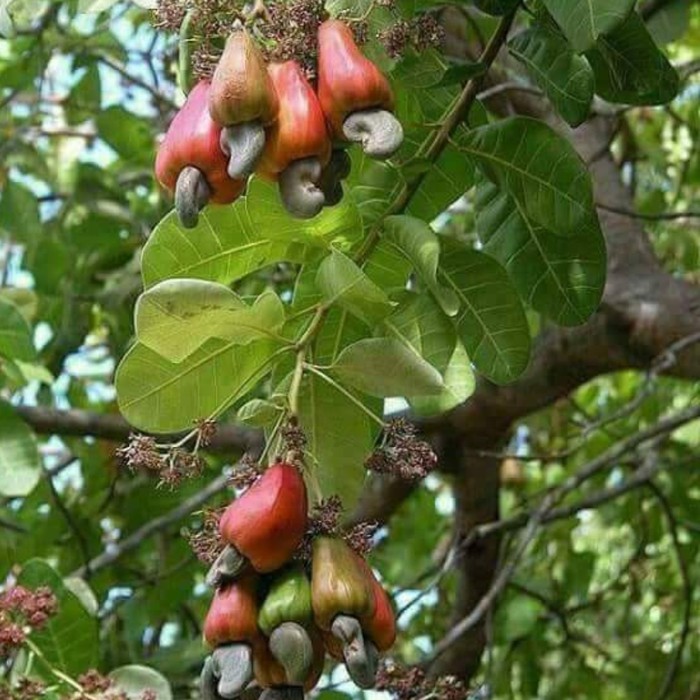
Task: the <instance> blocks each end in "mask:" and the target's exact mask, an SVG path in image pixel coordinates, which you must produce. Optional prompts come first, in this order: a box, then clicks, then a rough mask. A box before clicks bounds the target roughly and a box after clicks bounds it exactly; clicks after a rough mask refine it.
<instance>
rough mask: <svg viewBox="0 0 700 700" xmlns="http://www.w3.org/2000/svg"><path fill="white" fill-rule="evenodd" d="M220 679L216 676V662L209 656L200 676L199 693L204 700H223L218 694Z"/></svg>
mask: <svg viewBox="0 0 700 700" xmlns="http://www.w3.org/2000/svg"><path fill="white" fill-rule="evenodd" d="M217 681H218V678H217V677H216V676H215V675H214V662H213V661H212V658H211V656H207V658H206V659H205V661H204V666H203V667H202V673H201V675H200V676H199V692H200V695H201V696H202V700H221V696H220V695H219V694H218V693H217V692H216V685H217Z"/></svg>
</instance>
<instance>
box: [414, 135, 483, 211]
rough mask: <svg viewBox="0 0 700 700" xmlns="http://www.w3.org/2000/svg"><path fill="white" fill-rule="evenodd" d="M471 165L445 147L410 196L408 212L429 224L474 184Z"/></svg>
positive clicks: (467, 160) (451, 149) (448, 147)
mask: <svg viewBox="0 0 700 700" xmlns="http://www.w3.org/2000/svg"><path fill="white" fill-rule="evenodd" d="M474 175H475V168H474V163H473V162H472V161H471V160H469V159H468V158H467V157H466V156H465V155H464V153H461V152H460V151H459V150H458V149H457V148H456V147H455V146H452V145H448V146H447V148H445V150H444V151H443V152H442V153H441V155H440V157H439V158H438V159H437V160H436V161H435V164H434V165H433V167H432V168H430V170H429V171H428V173H427V175H426V176H425V177H424V178H423V180H422V181H421V183H420V185H419V186H418V188H417V189H416V191H415V193H414V194H413V196H412V197H411V202H410V204H409V205H408V209H407V212H408V213H409V214H411V215H412V216H416V217H418V218H419V219H423V220H424V221H432V220H433V219H434V218H435V217H436V216H438V215H439V214H441V213H442V212H443V211H445V209H447V207H449V206H450V204H452V203H454V202H455V201H456V200H458V199H459V198H460V197H461V196H462V195H463V194H464V193H465V192H466V191H467V190H469V189H471V188H472V186H473V185H474Z"/></svg>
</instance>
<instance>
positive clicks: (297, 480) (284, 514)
mask: <svg viewBox="0 0 700 700" xmlns="http://www.w3.org/2000/svg"><path fill="white" fill-rule="evenodd" d="M307 510H308V499H307V495H306V485H305V484H304V479H303V477H302V475H301V474H300V472H299V470H298V469H297V468H296V467H295V466H293V465H291V464H286V463H284V462H280V463H278V464H274V465H273V466H271V467H269V468H268V469H267V471H266V472H265V473H264V474H263V475H262V476H261V477H260V478H259V479H258V480H257V481H256V482H255V483H254V484H253V485H252V486H251V487H250V488H249V489H248V490H247V491H246V492H245V493H244V494H243V495H242V496H241V497H240V498H238V499H236V500H235V501H233V503H231V505H230V506H229V507H228V508H227V509H226V510H225V511H224V514H223V516H222V517H221V522H220V523H219V531H220V533H221V536H222V538H223V539H224V540H225V541H226V542H228V543H229V544H231V545H233V546H234V547H235V548H236V549H237V550H238V551H239V552H240V553H241V554H242V555H243V556H244V557H246V558H247V559H248V560H249V561H250V563H251V565H252V566H253V568H254V569H255V570H256V571H259V572H261V573H269V572H271V571H275V570H276V569H279V568H280V567H281V566H282V565H283V564H286V563H287V562H288V561H289V560H290V559H291V558H292V556H293V554H294V552H295V551H296V549H297V547H298V546H299V544H300V543H301V540H302V538H303V537H304V532H305V531H306V525H307Z"/></svg>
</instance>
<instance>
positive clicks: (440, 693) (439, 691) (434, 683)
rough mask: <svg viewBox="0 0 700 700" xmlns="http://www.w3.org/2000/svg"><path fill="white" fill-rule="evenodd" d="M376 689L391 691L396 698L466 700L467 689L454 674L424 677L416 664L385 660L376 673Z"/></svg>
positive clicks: (407, 699) (398, 699)
mask: <svg viewBox="0 0 700 700" xmlns="http://www.w3.org/2000/svg"><path fill="white" fill-rule="evenodd" d="M375 689H376V690H383V691H386V692H388V693H391V694H392V695H393V696H394V697H395V698H397V700H418V698H428V697H429V698H434V699H435V700H466V698H467V697H468V696H469V691H468V689H467V687H466V685H465V684H464V683H463V682H462V681H460V680H459V679H458V678H456V677H455V676H440V677H439V678H437V679H436V680H431V679H429V678H427V677H426V675H425V671H423V670H422V669H420V668H418V667H417V666H402V665H400V664H397V663H396V662H394V661H386V662H385V663H384V664H383V665H382V667H381V668H380V669H379V672H378V673H377V682H376V685H375Z"/></svg>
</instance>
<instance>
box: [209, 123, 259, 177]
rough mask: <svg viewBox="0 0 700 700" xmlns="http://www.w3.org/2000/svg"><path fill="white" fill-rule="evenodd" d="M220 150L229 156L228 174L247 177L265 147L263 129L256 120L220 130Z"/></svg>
mask: <svg viewBox="0 0 700 700" xmlns="http://www.w3.org/2000/svg"><path fill="white" fill-rule="evenodd" d="M220 144H221V150H222V151H223V152H224V153H225V154H226V155H227V156H228V157H229V160H228V168H227V172H228V176H229V177H230V178H231V179H232V180H240V179H242V178H244V177H248V175H251V174H252V173H253V171H254V170H255V166H256V165H257V164H258V161H259V160H260V157H261V156H262V153H263V150H264V148H265V129H264V128H263V126H262V124H261V123H260V122H258V121H252V122H243V123H242V124H234V125H233V126H227V127H226V128H224V129H222V130H221V137H220Z"/></svg>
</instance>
